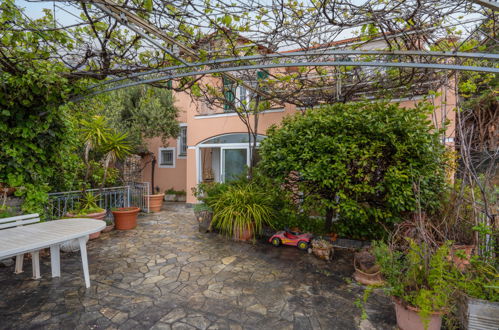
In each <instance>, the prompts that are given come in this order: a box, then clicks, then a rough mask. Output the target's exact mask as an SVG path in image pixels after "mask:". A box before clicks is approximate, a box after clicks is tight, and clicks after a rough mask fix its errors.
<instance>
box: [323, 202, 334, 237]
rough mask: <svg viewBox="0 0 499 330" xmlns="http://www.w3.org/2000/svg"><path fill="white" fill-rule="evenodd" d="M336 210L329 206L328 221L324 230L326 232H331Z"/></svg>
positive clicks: (327, 211)
mask: <svg viewBox="0 0 499 330" xmlns="http://www.w3.org/2000/svg"><path fill="white" fill-rule="evenodd" d="M335 213H336V212H335V211H334V209H333V208H332V207H329V208H327V210H326V223H325V224H324V230H325V231H326V233H330V232H331V228H332V226H333V218H334V216H335Z"/></svg>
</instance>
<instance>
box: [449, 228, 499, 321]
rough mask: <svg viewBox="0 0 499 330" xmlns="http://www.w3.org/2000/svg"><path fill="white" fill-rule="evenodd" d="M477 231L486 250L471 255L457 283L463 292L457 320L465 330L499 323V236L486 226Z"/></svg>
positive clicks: (460, 295) (459, 302)
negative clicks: (498, 245) (498, 240)
mask: <svg viewBox="0 0 499 330" xmlns="http://www.w3.org/2000/svg"><path fill="white" fill-rule="evenodd" d="M474 230H476V231H477V232H478V236H479V241H481V242H486V244H483V245H487V248H482V249H481V254H480V255H474V256H472V257H471V259H470V263H469V265H468V266H467V267H466V268H465V269H464V270H463V271H461V272H460V273H459V275H460V276H459V277H458V278H457V279H456V280H455V283H456V287H457V288H458V290H459V293H460V294H459V295H458V304H457V305H458V319H459V321H460V323H461V326H462V327H463V328H465V329H474V328H476V329H478V328H483V329H485V328H487V327H488V326H490V325H494V326H497V325H498V324H499V260H498V259H497V254H495V253H497V252H495V251H497V248H496V244H495V242H496V239H497V237H499V235H498V234H499V233H498V232H497V231H496V230H494V229H493V227H492V226H490V225H486V224H479V225H477V226H475V227H474ZM487 238H488V239H487Z"/></svg>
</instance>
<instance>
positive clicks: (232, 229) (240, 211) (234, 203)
mask: <svg viewBox="0 0 499 330" xmlns="http://www.w3.org/2000/svg"><path fill="white" fill-rule="evenodd" d="M213 211H214V216H213V221H212V224H211V225H212V226H213V227H215V228H217V229H218V230H220V231H221V232H222V234H224V235H226V236H228V237H234V238H235V239H242V240H245V237H244V236H249V238H254V237H255V234H259V233H261V231H262V227H263V225H264V224H268V225H270V226H272V223H271V220H272V218H273V216H274V214H273V210H272V207H271V200H270V199H269V197H268V196H267V195H266V194H265V193H264V192H262V191H260V190H259V189H258V187H256V186H255V185H253V184H245V185H237V186H229V188H228V189H227V190H226V191H224V192H223V193H221V194H220V196H219V198H218V200H217V201H215V203H214V204H213ZM246 239H248V237H246Z"/></svg>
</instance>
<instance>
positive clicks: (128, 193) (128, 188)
mask: <svg viewBox="0 0 499 330" xmlns="http://www.w3.org/2000/svg"><path fill="white" fill-rule="evenodd" d="M130 190H131V189H130V183H129V184H128V186H127V205H126V207H130V197H131V196H130Z"/></svg>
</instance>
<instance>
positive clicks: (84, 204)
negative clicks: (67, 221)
mask: <svg viewBox="0 0 499 330" xmlns="http://www.w3.org/2000/svg"><path fill="white" fill-rule="evenodd" d="M99 198H100V197H99V196H98V195H94V194H92V193H90V192H86V193H85V194H84V195H83V196H82V197H81V198H80V200H79V202H78V203H76V208H75V209H73V210H71V211H69V212H68V213H66V217H68V218H92V219H96V220H104V218H105V217H106V213H107V212H106V210H105V209H103V208H101V207H99V206H98V205H97V202H98V201H99ZM99 236H100V231H99V232H97V233H93V234H90V239H95V238H97V237H99Z"/></svg>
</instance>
